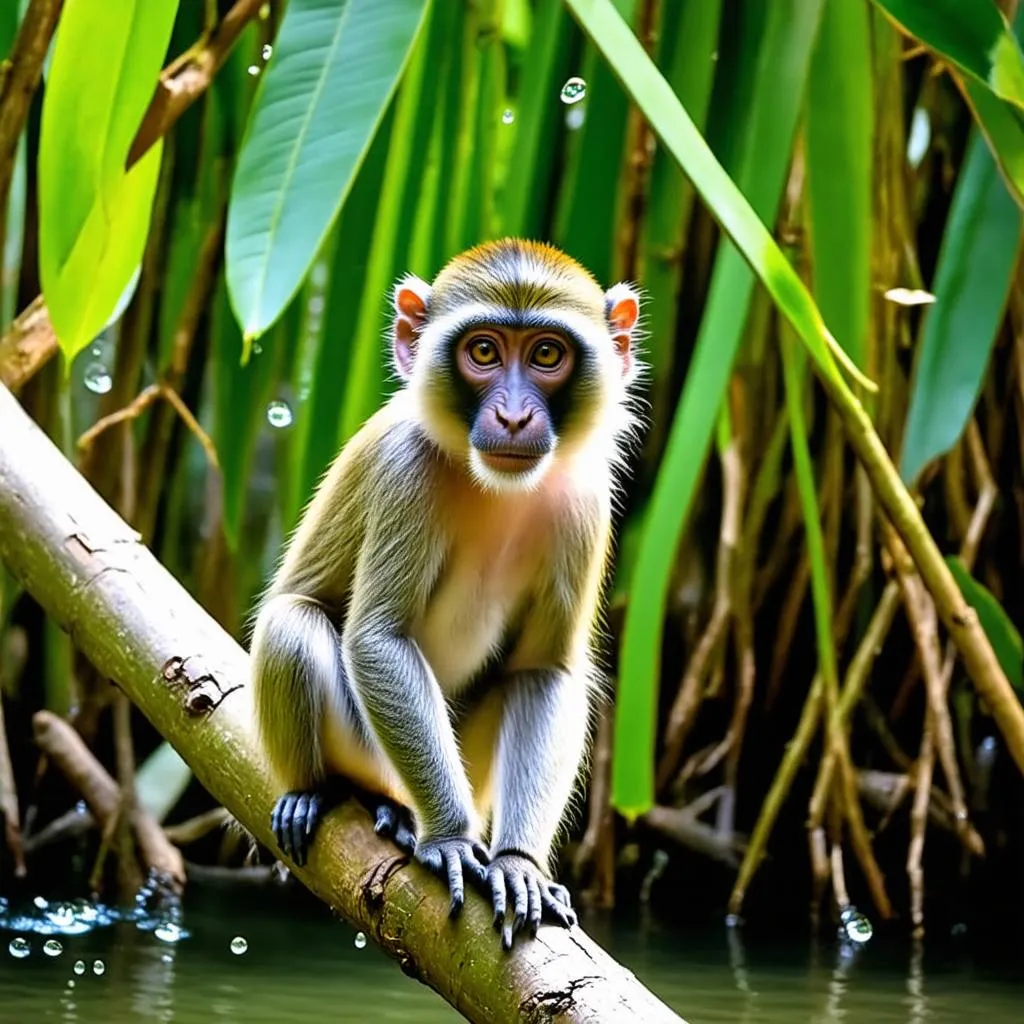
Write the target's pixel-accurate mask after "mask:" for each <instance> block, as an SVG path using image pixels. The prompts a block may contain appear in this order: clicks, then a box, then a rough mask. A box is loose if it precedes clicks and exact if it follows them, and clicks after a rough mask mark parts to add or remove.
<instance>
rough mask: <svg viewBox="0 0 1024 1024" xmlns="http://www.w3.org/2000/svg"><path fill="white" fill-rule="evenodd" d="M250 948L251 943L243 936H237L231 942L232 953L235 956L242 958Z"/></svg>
mask: <svg viewBox="0 0 1024 1024" xmlns="http://www.w3.org/2000/svg"><path fill="white" fill-rule="evenodd" d="M248 948H249V943H248V942H246V941H245V939H244V938H243V937H242V936H241V935H236V936H235V937H234V938H233V939H232V940H231V952H232V953H234V954H235V956H241V955H242V954H243V953H244V952H245V951H246V950H247V949H248Z"/></svg>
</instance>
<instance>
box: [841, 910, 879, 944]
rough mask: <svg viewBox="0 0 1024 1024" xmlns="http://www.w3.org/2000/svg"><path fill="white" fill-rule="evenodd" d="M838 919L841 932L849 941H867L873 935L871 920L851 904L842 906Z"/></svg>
mask: <svg viewBox="0 0 1024 1024" xmlns="http://www.w3.org/2000/svg"><path fill="white" fill-rule="evenodd" d="M839 921H840V924H841V925H842V930H843V933H844V934H845V935H846V937H847V938H848V939H849V940H850V941H851V942H867V941H868V940H869V939H870V938H871V936H872V935H874V928H872V927H871V922H870V921H869V920H868V919H867V918H866V917H865V916H864V915H863V914H862V913H861V912H860V911H859V910H858V909H857V908H856V907H854V906H852V905H851V906H848V907H844V908H843V910H842V912H841V913H840V915H839Z"/></svg>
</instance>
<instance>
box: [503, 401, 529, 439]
mask: <svg viewBox="0 0 1024 1024" xmlns="http://www.w3.org/2000/svg"><path fill="white" fill-rule="evenodd" d="M494 415H495V417H496V418H497V420H498V422H499V423H500V424H501V425H502V426H503V427H504V428H505V429H506V430H507V431H508V432H509V433H510V434H513V435H514V434H518V433H519V431H520V430H522V429H523V427H525V426H526V425H527V424H528V423H529V422H530V420H532V419H533V410H532V409H522V410H517V411H516V412H509V411H508V409H505V408H502V407H495V410H494Z"/></svg>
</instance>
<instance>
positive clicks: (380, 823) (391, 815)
mask: <svg viewBox="0 0 1024 1024" xmlns="http://www.w3.org/2000/svg"><path fill="white" fill-rule="evenodd" d="M373 831H374V832H376V833H377V835H379V836H384V837H385V838H387V839H390V838H392V836H394V834H395V812H394V809H393V808H392V807H391V806H390V805H388V804H384V803H381V804H378V805H377V817H376V820H375V821H374V823H373Z"/></svg>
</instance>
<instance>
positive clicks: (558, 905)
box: [541, 886, 576, 928]
mask: <svg viewBox="0 0 1024 1024" xmlns="http://www.w3.org/2000/svg"><path fill="white" fill-rule="evenodd" d="M551 888H552V887H550V886H545V887H544V888H543V889H542V890H541V901H542V902H543V904H544V910H545V911H546V916H547V918H548V919H549V920H552V921H554V922H555V923H556V924H560V925H561V926H562V927H563V928H572V927H573V925H575V924H576V911H575V910H573V909H571V908H570V907H567V906H566V905H565V904H564V903H563V902H562V901H561V900H560V899H558V898H557V897H555V896H554V895H552V892H551Z"/></svg>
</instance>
